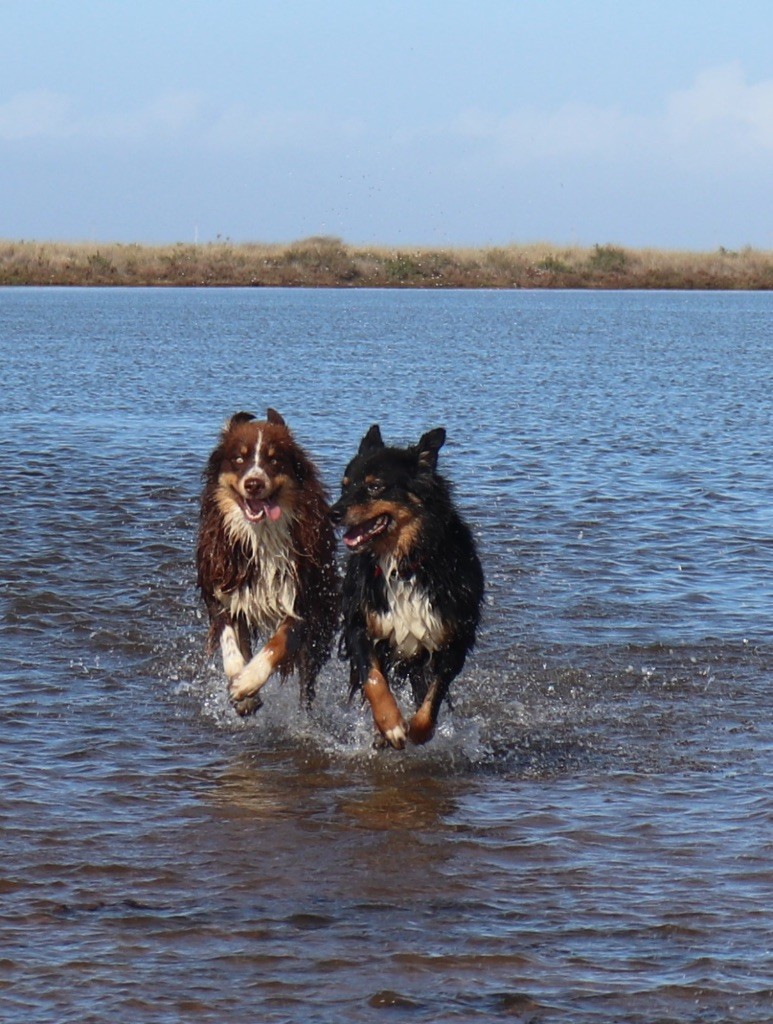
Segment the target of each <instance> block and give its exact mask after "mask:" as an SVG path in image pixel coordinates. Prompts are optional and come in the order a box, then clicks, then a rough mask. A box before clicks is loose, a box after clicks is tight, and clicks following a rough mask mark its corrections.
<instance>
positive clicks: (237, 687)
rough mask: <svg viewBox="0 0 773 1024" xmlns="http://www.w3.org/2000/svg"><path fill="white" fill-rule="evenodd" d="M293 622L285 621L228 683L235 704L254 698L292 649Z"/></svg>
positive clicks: (290, 620)
mask: <svg viewBox="0 0 773 1024" xmlns="http://www.w3.org/2000/svg"><path fill="white" fill-rule="evenodd" d="M293 639H294V638H293V620H292V619H285V620H284V622H283V623H282V625H281V626H280V627H279V629H278V630H277V631H276V633H274V635H273V636H272V637H271V639H270V640H269V641H268V643H266V644H265V645H264V646H263V648H262V649H261V650H260V651H258V653H257V654H256V655H255V657H254V658H252V659H251V660H250V661H249V662H248V663H247V664H246V665H245V666H244V667H243V668H242V670H241V671H240V672H239V674H238V675H236V676H234V677H233V678H232V679H231V680H230V683H229V686H228V693H229V696H230V698H231V700H232V701H234V702H235V703H236V702H238V701H243V700H244V699H245V698H246V697H252V696H254V695H255V694H256V693H257V692H258V690H260V689H261V688H262V687H263V686H265V685H266V683H267V682H268V680H269V678H270V676H271V675H272V674H273V673H274V672H276V670H277V669H278V668H280V667H281V665H282V664H283V663H284V661H285V660H286V658H287V656H288V654H289V653H290V652H291V650H292V647H293Z"/></svg>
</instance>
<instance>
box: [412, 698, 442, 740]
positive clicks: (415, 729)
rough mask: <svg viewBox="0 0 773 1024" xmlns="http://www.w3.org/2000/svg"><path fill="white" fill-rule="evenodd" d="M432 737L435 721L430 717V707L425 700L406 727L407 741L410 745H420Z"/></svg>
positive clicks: (428, 702)
mask: <svg viewBox="0 0 773 1024" xmlns="http://www.w3.org/2000/svg"><path fill="white" fill-rule="evenodd" d="M434 735H435V721H434V719H433V717H432V705H431V703H430V701H429V699H427V700H425V701H424V703H423V704H422V705H421V707H420V708H419V710H418V711H417V712H416V714H415V715H414V716H413V718H412V719H411V724H410V725H409V727H408V739H409V740H410V741H411V743H416V744H417V745H421V744H422V743H426V742H427V741H428V740H431V739H432V737H433V736H434Z"/></svg>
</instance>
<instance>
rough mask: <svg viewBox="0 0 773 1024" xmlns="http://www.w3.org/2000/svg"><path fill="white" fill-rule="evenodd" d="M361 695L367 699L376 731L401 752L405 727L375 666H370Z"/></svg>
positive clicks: (389, 691) (387, 685) (382, 675)
mask: <svg viewBox="0 0 773 1024" xmlns="http://www.w3.org/2000/svg"><path fill="white" fill-rule="evenodd" d="M363 693H364V694H365V696H366V697H367V698H368V703H369V704H370V710H371V712H372V713H373V721H374V722H375V723H376V728H377V729H378V731H379V732H380V733H381V735H382V736H383V737H384V739H386V740H387V742H388V743H390V744H391V745H392V746H393V747H394V748H395V749H396V750H402V749H403V747H404V746H405V735H406V730H407V726H406V724H405V721H404V720H403V716H402V715H401V713H400V708H399V707H398V706H397V701H396V700H395V698H394V696H393V695H392V691H391V690H390V689H389V684H388V683H387V681H386V679H385V678H384V674H383V672H382V671H381V670H380V669H379V668H378V666H377V665H373V666H371V670H370V672H369V673H368V678H367V679H366V680H365V685H364V686H363Z"/></svg>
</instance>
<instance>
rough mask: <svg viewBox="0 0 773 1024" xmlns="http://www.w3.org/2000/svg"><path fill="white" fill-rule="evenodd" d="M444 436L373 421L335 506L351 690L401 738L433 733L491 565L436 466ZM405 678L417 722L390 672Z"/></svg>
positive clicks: (389, 735)
mask: <svg viewBox="0 0 773 1024" xmlns="http://www.w3.org/2000/svg"><path fill="white" fill-rule="evenodd" d="M444 441H445V431H444V430H442V429H437V430H433V431H430V432H428V433H427V434H425V435H424V436H423V437H422V438H421V440H420V441H419V443H418V444H417V445H415V446H412V447H408V448H392V447H386V446H385V445H384V443H383V440H382V438H381V432H380V430H379V427H378V426H377V425H374V426H373V427H371V428H370V430H369V431H368V433H367V434H366V435H365V437H364V438H363V439H362V442H361V444H360V448H359V451H358V453H357V455H356V456H355V458H354V459H353V460H352V461H351V462H350V463H349V465H348V466H347V469H346V472H345V474H344V478H343V483H342V488H341V497H340V499H339V500H338V501H337V502H336V504H335V505H334V506H333V509H332V516H333V518H334V520H335V521H336V522H338V523H340V524H343V526H344V527H345V528H346V532H345V534H344V540H345V542H347V541H348V544H349V546H350V550H351V551H352V553H351V554H350V555H349V559H348V562H347V567H346V574H345V578H344V584H343V595H342V603H343V620H344V625H343V635H342V638H341V654H342V655H343V656H344V657H345V658H347V659H348V660H349V663H350V691H351V694H352V695H353V694H355V693H356V692H358V691H359V690H362V691H363V693H364V694H365V696H366V697H367V698H368V700H369V701H370V704H371V709H372V711H373V717H374V721H375V723H376V727H377V729H378V730H379V732H380V733H381V735H382V736H383V737H384V739H385V740H386V741H387V742H389V743H390V744H391V745H392V746H395V747H402V746H404V745H405V741H406V739H411V740H412V741H413V742H415V743H424V742H426V741H427V740H428V739H430V738H431V736H432V734H433V732H434V729H435V724H436V722H437V717H438V713H439V710H440V706H441V704H442V702H443V700H444V699H445V698H446V696H447V694H448V689H449V686H450V685H451V683H452V681H453V680H454V679H455V678H456V676H457V675H458V674H459V672H460V671H461V669H462V667H463V665H464V662H465V659H466V657H467V655H468V653H469V652H470V650H471V649H472V647H473V645H474V643H475V637H476V631H477V627H478V623H479V620H480V608H481V602H482V598H483V571H482V569H481V565H480V561H479V559H478V555H477V552H476V549H475V543H474V540H473V537H472V534H471V532H470V529H469V527H468V526H467V524H466V523H465V522H464V520H463V519H462V517H461V516H460V515H459V513H458V511H457V510H456V508H455V506H454V503H453V500H452V497H451V491H450V487H449V484H448V483H447V481H446V480H445V479H444V478H443V477H442V476H441V475H440V474H439V473H438V472H437V468H436V467H437V458H438V451H439V449H440V447H441V446H442V445H443V443H444ZM384 522H388V525H387V526H386V527H383V528H382V526H383V523H384ZM371 531H376V532H375V533H373V534H372V535H371ZM360 540H361V543H359V541H360ZM400 679H407V680H408V681H409V683H410V686H411V689H412V692H413V698H414V702H415V705H416V712H415V713H414V715H413V717H412V718H411V720H410V723H409V724H406V722H405V720H404V719H403V717H402V714H401V712H400V710H399V707H398V705H397V703H396V701H395V700H394V697H393V696H392V693H391V687H390V682H393V681H395V680H400Z"/></svg>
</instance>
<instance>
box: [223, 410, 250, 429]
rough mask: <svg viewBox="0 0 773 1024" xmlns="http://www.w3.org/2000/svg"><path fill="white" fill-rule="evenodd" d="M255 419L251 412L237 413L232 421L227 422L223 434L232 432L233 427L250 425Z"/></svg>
mask: <svg viewBox="0 0 773 1024" xmlns="http://www.w3.org/2000/svg"><path fill="white" fill-rule="evenodd" d="M254 419H255V417H254V416H253V415H252V413H251V412H235V413H234V414H233V416H232V417H231V418H230V420H226V423H225V426H224V427H223V433H225V432H226V431H228V430H230V429H231V427H238V426H239V424H240V423H249V422H250V420H254Z"/></svg>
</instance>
